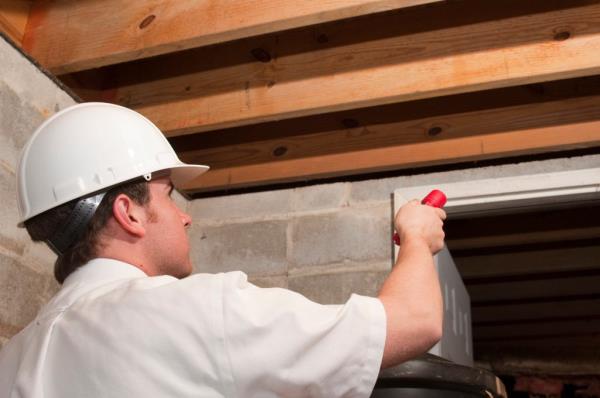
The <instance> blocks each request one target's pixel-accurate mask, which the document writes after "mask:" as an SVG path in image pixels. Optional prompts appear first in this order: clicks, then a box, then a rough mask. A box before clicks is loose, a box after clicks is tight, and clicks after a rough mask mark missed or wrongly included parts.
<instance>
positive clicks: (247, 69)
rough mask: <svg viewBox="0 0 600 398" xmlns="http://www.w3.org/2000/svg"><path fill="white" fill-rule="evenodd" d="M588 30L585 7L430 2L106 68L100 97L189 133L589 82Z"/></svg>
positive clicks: (598, 65)
mask: <svg viewBox="0 0 600 398" xmlns="http://www.w3.org/2000/svg"><path fill="white" fill-rule="evenodd" d="M467 3H468V4H467ZM467 6H468V7H467ZM559 6H560V7H567V6H568V7H567V8H562V9H556V8H557V7H559ZM466 8H468V9H469V12H468V13H467V12H465V9H466ZM599 27H600V4H599V3H597V2H590V1H573V2H556V1H530V2H522V1H515V0H507V1H506V2H491V3H490V2H481V1H472V2H443V3H436V4H433V5H431V6H430V7H414V8H410V9H407V10H403V11H402V12H396V13H385V14H381V15H375V16H372V17H370V18H365V19H353V20H349V21H344V22H343V23H342V22H340V23H336V24H328V25H324V26H318V27H316V28H312V29H310V30H306V29H300V30H294V31H291V32H284V33H281V34H278V35H272V36H266V37H259V38H255V39H248V40H243V41H238V42H234V43H228V44H224V45H222V46H217V47H211V48H202V49H198V50H195V51H191V52H187V53H183V54H177V55H176V56H172V57H166V58H165V57H159V58H158V59H151V60H147V61H146V62H137V63H133V64H128V65H123V66H122V67H114V68H112V69H110V70H108V71H107V73H109V75H110V78H109V80H110V79H112V80H113V83H112V85H111V87H110V88H109V89H107V90H105V91H104V93H103V98H104V99H105V100H108V101H113V102H117V103H121V104H123V105H126V106H129V107H132V108H134V109H136V110H138V111H140V112H141V113H143V114H145V115H147V116H148V117H149V118H150V119H151V120H153V121H154V122H155V123H157V125H158V126H159V127H160V128H161V129H162V130H163V131H164V132H165V134H166V135H167V136H176V135H181V134H190V133H197V132H203V131H209V130H214V129H219V128H226V127H232V126H242V125H248V124H252V123H259V122H266V121H272V120H281V119H285V118H292V117H300V116H304V115H314V114H319V113H327V112H333V111H340V110H346V109H356V108H360V107H368V106H375V105H381V104H390V103H397V102H404V101H410V100H415V99H421V98H431V97H436V96H442V95H448V94H453V93H465V92H472V91H478V90H483V89H491V88H497V87H507V86H514V85H519V84H528V83H534V82H543V81H550V80H555V79H565V78H571V77H576V76H589V75H594V74H598V73H600V60H599V58H598V57H596V56H595V55H594V54H597V52H598V51H600V32H599V30H600V28H599ZM319 37H323V38H326V40H325V39H323V40H321V41H319V40H318V38H319Z"/></svg>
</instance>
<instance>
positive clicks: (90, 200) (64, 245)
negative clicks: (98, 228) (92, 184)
mask: <svg viewBox="0 0 600 398" xmlns="http://www.w3.org/2000/svg"><path fill="white" fill-rule="evenodd" d="M104 195H106V192H101V193H99V194H96V195H93V196H89V197H87V198H84V199H81V200H79V201H78V202H77V204H76V205H75V208H74V209H73V211H71V214H70V215H69V217H68V218H67V220H65V222H64V223H63V224H62V225H61V226H60V227H59V228H58V229H57V233H56V234H55V235H54V236H53V237H52V238H50V239H47V240H46V243H47V244H48V246H50V248H51V249H52V251H53V252H54V253H56V254H57V255H58V256H61V255H62V254H63V253H64V252H65V251H66V250H67V249H68V248H69V247H71V246H72V245H73V244H74V243H75V241H76V240H77V239H79V238H80V237H81V235H82V234H83V232H84V231H85V229H86V228H87V226H88V224H89V222H90V220H91V219H92V217H93V216H94V213H95V212H96V209H97V208H98V206H100V202H102V198H104Z"/></svg>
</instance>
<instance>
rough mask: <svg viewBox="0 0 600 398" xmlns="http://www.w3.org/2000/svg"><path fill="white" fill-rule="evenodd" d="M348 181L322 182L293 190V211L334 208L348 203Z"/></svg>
mask: <svg viewBox="0 0 600 398" xmlns="http://www.w3.org/2000/svg"><path fill="white" fill-rule="evenodd" d="M349 193H350V183H337V184H323V185H313V186H309V187H303V188H297V189H295V190H294V193H293V198H292V203H293V206H292V207H293V210H294V211H312V210H322V209H335V208H339V207H344V206H347V205H348V196H349Z"/></svg>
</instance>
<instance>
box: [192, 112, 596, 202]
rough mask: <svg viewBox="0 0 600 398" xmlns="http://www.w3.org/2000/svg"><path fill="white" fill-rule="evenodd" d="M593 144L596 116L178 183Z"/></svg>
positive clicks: (235, 182) (212, 183)
mask: <svg viewBox="0 0 600 398" xmlns="http://www.w3.org/2000/svg"><path fill="white" fill-rule="evenodd" d="M598 145H600V121H594V122H587V123H574V124H568V125H563V126H552V127H542V128H532V129H526V130H517V131H510V132H502V133H490V134H480V135H478V134H474V135H472V136H465V137H460V138H455V139H445V140H434V141H432V140H430V139H428V138H427V137H424V138H423V139H422V140H420V142H414V143H410V144H403V145H395V146H387V147H383V148H375V149H366V150H362V151H360V150H358V151H347V152H344V153H334V154H329V155H319V156H313V157H307V158H301V159H290V160H281V161H277V162H270V163H262V164H251V165H243V166H233V167H229V168H224V169H214V170H212V171H210V172H209V173H206V174H205V175H204V176H202V178H200V179H198V180H194V181H192V182H190V183H189V184H187V185H186V186H185V187H183V188H184V189H185V190H188V191H190V192H192V193H193V192H202V191H209V190H210V191H214V190H220V189H221V190H222V189H230V188H239V187H242V186H253V185H260V184H265V183H278V182H288V181H300V180H306V179H314V178H326V177H334V176H339V175H348V174H359V173H368V172H375V171H385V170H392V169H401V168H407V167H417V166H423V165H432V164H442V163H447V162H458V161H467V160H480V159H488V158H493V157H499V156H511V155H522V154H526V153H528V154H531V153H539V152H549V151H557V150H566V149H576V148H581V147H585V146H598Z"/></svg>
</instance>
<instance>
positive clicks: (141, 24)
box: [25, 0, 441, 74]
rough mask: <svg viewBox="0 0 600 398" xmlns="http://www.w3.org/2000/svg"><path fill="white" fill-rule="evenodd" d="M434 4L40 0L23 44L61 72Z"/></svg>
mask: <svg viewBox="0 0 600 398" xmlns="http://www.w3.org/2000/svg"><path fill="white" fill-rule="evenodd" d="M438 1H441V0H351V1H348V0H325V1H323V0H311V1H303V2H301V3H299V2H297V1H293V0H254V1H220V0H208V1H195V0H162V1H156V0H136V1H131V2H126V4H124V3H123V1H122V0H103V1H78V0H70V1H62V2H60V3H57V2H48V1H42V2H38V3H39V4H38V5H36V7H35V8H34V10H33V16H34V23H33V24H32V25H31V26H30V27H29V29H28V30H27V34H26V38H25V46H26V49H27V50H28V51H29V52H30V53H31V54H32V56H33V57H34V58H36V59H37V60H39V61H40V62H41V63H42V65H44V66H45V67H46V68H48V69H50V70H51V71H52V72H54V73H57V74H61V73H66V72H73V71H78V70H83V69H91V68H97V67H100V66H103V65H110V64H114V63H118V62H126V61H131V60H136V59H140V58H146V57H151V56H155V55H159V54H165V53H170V52H174V51H181V50H185V49H189V48H194V47H200V46H206V45H210V44H215V43H222V42H226V41H231V40H236V39H240V38H244V37H250V36H256V35H262V34H266V33H273V32H278V31H283V30H288V29H293V28H298V27H302V26H307V25H313V24H318V23H324V22H328V21H333V20H338V19H343V18H351V17H356V16H361V15H367V14H371V13H378V12H382V11H389V10H395V9H400V8H404V7H411V6H415V5H421V4H427V3H434V2H438Z"/></svg>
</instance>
